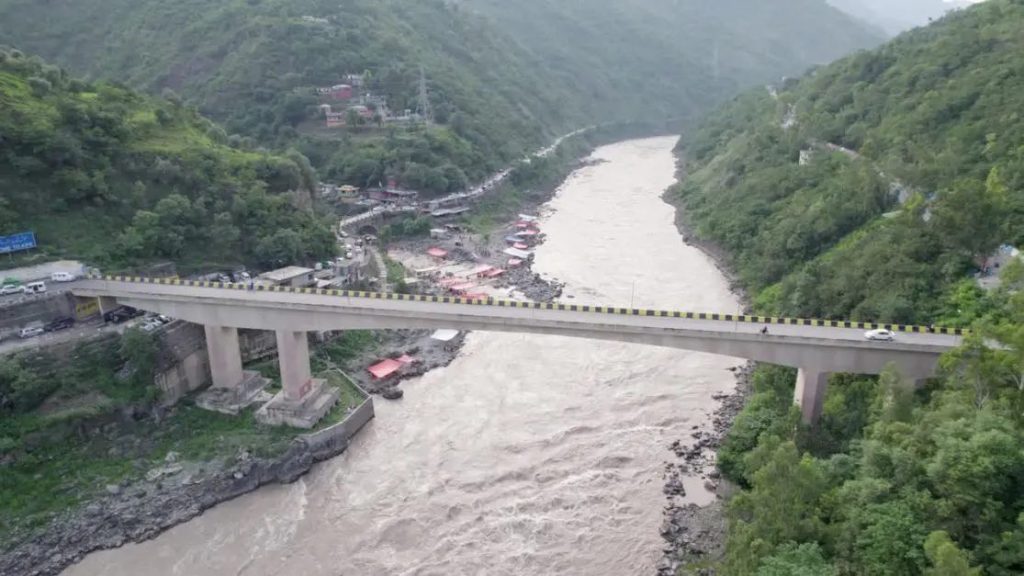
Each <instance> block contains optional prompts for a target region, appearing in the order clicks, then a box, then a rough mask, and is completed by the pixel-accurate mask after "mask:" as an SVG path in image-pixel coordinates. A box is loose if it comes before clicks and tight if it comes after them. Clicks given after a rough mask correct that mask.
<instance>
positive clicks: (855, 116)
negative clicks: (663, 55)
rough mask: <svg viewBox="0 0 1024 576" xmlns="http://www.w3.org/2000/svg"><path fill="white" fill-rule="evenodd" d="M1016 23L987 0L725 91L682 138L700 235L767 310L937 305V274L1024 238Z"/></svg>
mask: <svg viewBox="0 0 1024 576" xmlns="http://www.w3.org/2000/svg"><path fill="white" fill-rule="evenodd" d="M1022 26H1024V6H1022V5H1021V4H1020V3H1019V2H1012V1H1009V0H991V1H990V2H987V3H984V4H981V5H978V6H975V7H973V8H971V9H968V10H965V11H962V12H959V13H957V14H954V15H951V16H948V17H947V18H945V19H943V20H942V21H940V22H938V23H936V24H935V25H932V26H930V27H927V28H922V29H918V30H915V31H912V32H910V33H908V34H904V35H902V36H900V37H899V38H898V39H896V40H895V41H893V42H891V43H890V44H887V45H886V46H884V47H882V48H880V49H878V50H875V51H873V52H869V53H863V54H858V55H856V56H852V57H849V58H847V59H844V60H842V61H840V62H837V63H835V64H833V65H831V66H828V67H825V68H822V69H820V70H818V71H817V72H816V73H814V74H812V75H809V76H808V77H806V78H803V79H801V80H800V81H799V82H794V83H791V84H790V85H788V86H787V87H786V88H785V89H784V90H782V91H781V92H780V93H779V94H778V96H777V100H776V99H774V98H773V96H772V95H771V94H770V93H769V92H768V91H764V90H759V91H754V92H751V93H748V94H746V95H744V96H743V97H741V98H739V99H737V100H735V101H734V102H732V103H731V104H729V105H728V106H726V107H725V108H723V109H722V110H720V111H719V112H718V113H717V114H716V115H715V116H714V117H713V118H712V119H711V120H709V121H708V122H707V123H706V124H705V125H704V127H703V128H702V130H701V131H700V132H699V133H697V134H696V135H694V137H693V138H691V139H689V141H688V142H687V150H686V155H687V158H688V160H689V171H690V173H691V176H690V178H688V179H687V181H686V182H685V183H684V185H683V187H682V189H681V194H682V197H683V199H684V201H685V204H686V205H687V207H688V210H689V216H690V218H691V219H692V222H693V224H694V225H695V226H696V228H697V230H698V232H699V234H700V235H702V236H704V237H705V238H708V239H711V240H714V241H716V242H720V243H722V244H723V245H724V247H725V248H727V249H728V250H729V251H730V252H731V253H732V254H733V255H734V256H735V260H736V264H737V267H738V269H739V271H740V273H741V275H742V277H743V279H744V281H745V282H746V283H747V285H748V286H749V287H751V288H752V289H754V290H755V291H762V294H761V298H762V299H761V304H762V305H763V306H765V307H766V308H767V309H768V310H771V311H779V312H783V313H786V314H797V315H815V316H819V315H820V316H831V317H843V316H853V317H858V318H872V319H878V320H885V321H908V322H909V321H916V322H926V321H929V320H931V319H933V318H935V316H936V315H940V314H941V315H946V317H950V315H949V314H948V313H947V311H946V310H945V309H944V308H943V304H942V303H941V299H942V297H943V295H944V294H945V293H946V291H947V290H948V289H949V286H951V285H952V284H955V283H957V282H959V281H960V280H961V279H963V278H965V277H966V275H967V273H968V272H970V271H971V270H972V269H973V267H974V266H975V261H976V260H977V259H979V258H982V257H983V256H985V255H987V254H988V253H989V252H991V250H992V249H994V248H995V247H996V246H997V245H998V244H999V243H1001V242H1008V243H1018V242H1021V241H1024V157H1022V154H1021V150H1022V146H1024V136H1022V134H1024V132H1022V129H1024V125H1022V124H1024V119H1022V118H1021V115H1020V113H1019V110H1020V109H1021V107H1022V106H1024V85H1022V83H1021V80H1020V79H1021V78H1022V77H1024V63H1022V62H1021V60H1020V59H1019V58H1017V57H1016V55H1017V54H1020V53H1021V51H1022V50H1024V37H1022V36H1021V35H1020V34H1019V31H1020V30H1021V29H1022ZM844 148H845V149H846V151H845V152H844V151H842V150H843V149H844ZM801 152H803V156H804V159H805V160H809V162H807V163H806V165H800V162H799V161H798V160H799V158H800V157H801ZM901 200H902V201H903V202H904V203H903V205H902V207H901V206H900V201H901ZM890 211H895V212H892V213H891V214H889V215H888V217H887V218H880V216H881V215H882V214H883V213H884V212H890ZM868 224H870V225H869V226H867V227H865V225H868ZM880 287H884V290H879V288H880ZM954 316H955V315H954ZM951 319H952V320H956V318H955V317H952V318H951Z"/></svg>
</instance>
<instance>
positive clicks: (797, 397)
mask: <svg viewBox="0 0 1024 576" xmlns="http://www.w3.org/2000/svg"><path fill="white" fill-rule="evenodd" d="M828 377H829V373H828V372H825V371H823V370H820V369H818V368H811V367H802V368H800V370H799V371H798V372H797V373H796V389H795V390H794V391H793V403H794V404H796V405H797V406H799V407H800V414H801V415H802V417H803V422H804V424H809V425H812V426H813V425H815V424H817V423H818V419H819V418H821V412H822V410H823V408H824V406H825V392H826V391H827V390H828Z"/></svg>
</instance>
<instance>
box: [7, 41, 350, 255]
mask: <svg viewBox="0 0 1024 576" xmlns="http://www.w3.org/2000/svg"><path fill="white" fill-rule="evenodd" d="M227 139H228V138H227V135H226V134H225V133H224V130H223V129H221V128H220V127H219V126H217V125H215V124H213V123H212V122H210V121H208V120H206V119H204V118H202V117H200V116H199V115H198V114H196V113H195V112H194V111H192V110H190V109H189V108H188V107H186V106H183V105H182V104H181V103H180V102H178V101H169V100H163V99H156V98H150V97H147V96H143V95H140V94H138V93H135V92H133V91H131V90H129V89H127V88H124V87H123V86H120V85H117V84H110V83H103V82H100V83H94V84H93V83H87V82H83V81H80V80H76V79H74V78H71V77H69V76H68V75H67V74H66V73H65V72H64V71H63V70H61V69H60V68H58V67H56V66H51V65H48V64H45V63H43V62H42V61H41V60H39V59H37V58H29V57H26V56H25V55H23V54H22V53H21V52H19V51H17V50H8V49H0V190H3V194H2V195H0V235H2V234H8V233H13V232H22V231H25V230H34V231H35V232H36V234H37V237H38V240H39V243H40V245H41V246H42V248H41V252H36V254H35V257H38V258H45V257H55V256H64V255H70V256H75V257H80V258H85V259H87V260H88V261H89V262H92V263H95V264H100V265H107V266H114V267H124V266H128V265H131V264H133V263H139V262H143V261H153V260H158V259H171V260H178V261H183V262H186V263H187V262H189V261H192V262H194V261H195V260H197V259H198V258H200V257H201V258H203V259H204V260H205V261H206V262H208V263H216V262H231V263H242V262H249V263H259V264H264V265H273V264H278V263H280V262H284V261H289V262H290V261H293V260H295V259H304V258H312V257H319V256H325V255H329V254H330V253H331V252H332V251H333V234H331V232H330V228H329V227H328V225H327V224H325V223H324V222H321V221H319V220H318V219H317V218H316V217H314V216H313V215H312V213H311V212H310V211H308V210H304V209H300V208H298V207H301V206H303V205H305V206H307V207H308V206H309V204H310V194H311V193H312V189H313V187H314V185H315V180H314V175H313V173H312V170H311V168H310V166H309V163H308V162H307V161H306V160H305V158H303V157H302V156H301V155H300V154H298V153H294V152H293V153H290V154H289V155H288V156H278V155H272V154H267V153H265V152H256V151H253V150H245V149H240V148H233V147H230V146H228V145H227Z"/></svg>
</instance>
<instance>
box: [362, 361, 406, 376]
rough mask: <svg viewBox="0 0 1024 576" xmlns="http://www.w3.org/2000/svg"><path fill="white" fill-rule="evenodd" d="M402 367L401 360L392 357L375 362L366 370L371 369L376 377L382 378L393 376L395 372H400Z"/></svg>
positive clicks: (371, 372)
mask: <svg viewBox="0 0 1024 576" xmlns="http://www.w3.org/2000/svg"><path fill="white" fill-rule="evenodd" d="M401 367H402V363H401V362H399V361H398V360H392V359H391V358H388V359H387V360H381V361H380V362H378V363H376V364H374V365H373V366H370V367H369V368H367V369H366V370H367V371H369V372H370V374H373V377H374V378H376V379H377V380H380V379H381V378H387V377H388V376H391V375H392V374H394V373H395V372H398V370H399V369H400V368H401Z"/></svg>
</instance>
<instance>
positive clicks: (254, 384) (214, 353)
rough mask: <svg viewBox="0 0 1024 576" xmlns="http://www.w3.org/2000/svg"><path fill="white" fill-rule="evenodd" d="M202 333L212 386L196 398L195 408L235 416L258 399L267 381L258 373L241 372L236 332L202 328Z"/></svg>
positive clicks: (214, 327) (228, 329)
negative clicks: (204, 339)
mask: <svg viewBox="0 0 1024 576" xmlns="http://www.w3.org/2000/svg"><path fill="white" fill-rule="evenodd" d="M203 331H204V332H205V334H206V354H207V358H208V359H209V361H210V380H211V381H212V383H213V385H212V386H211V387H210V389H209V390H207V391H206V392H203V393H202V394H200V395H199V397H198V398H196V405H197V406H199V407H201V408H205V409H207V410H213V411H215V412H222V413H224V414H238V413H239V412H241V411H242V410H243V409H244V408H245V407H247V406H249V405H250V404H252V403H254V402H255V401H256V400H257V399H258V398H259V395H260V392H262V391H263V389H264V388H266V386H267V379H266V378H264V377H263V376H260V374H259V373H258V372H247V371H245V370H242V352H241V350H240V349H239V347H238V329H237V328H230V327H226V326H211V325H208V324H204V325H203Z"/></svg>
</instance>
